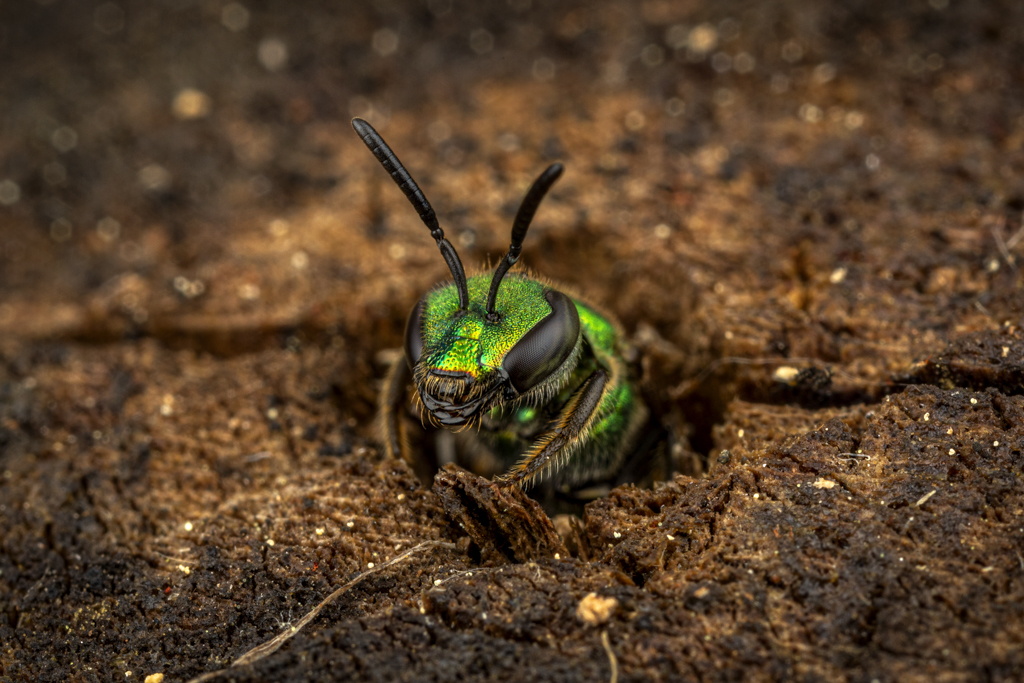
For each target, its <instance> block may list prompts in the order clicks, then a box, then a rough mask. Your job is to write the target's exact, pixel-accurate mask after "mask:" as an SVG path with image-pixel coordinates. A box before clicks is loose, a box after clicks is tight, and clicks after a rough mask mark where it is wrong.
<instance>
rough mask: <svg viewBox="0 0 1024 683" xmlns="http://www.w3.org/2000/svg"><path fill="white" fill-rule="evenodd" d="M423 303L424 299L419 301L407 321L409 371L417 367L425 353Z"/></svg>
mask: <svg viewBox="0 0 1024 683" xmlns="http://www.w3.org/2000/svg"><path fill="white" fill-rule="evenodd" d="M423 303H424V299H420V300H419V301H417V302H416V305H415V306H413V307H412V311H411V312H410V313H409V319H408V320H406V321H405V360H406V362H407V363H408V364H409V369H412V368H414V367H416V363H418V362H419V360H420V354H422V353H423Z"/></svg>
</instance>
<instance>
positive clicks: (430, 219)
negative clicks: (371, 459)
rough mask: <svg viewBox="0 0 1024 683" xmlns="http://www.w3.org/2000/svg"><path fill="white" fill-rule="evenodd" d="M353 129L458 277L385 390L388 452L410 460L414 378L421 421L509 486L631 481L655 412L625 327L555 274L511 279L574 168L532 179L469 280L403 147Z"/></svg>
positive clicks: (430, 298) (427, 306) (423, 303)
mask: <svg viewBox="0 0 1024 683" xmlns="http://www.w3.org/2000/svg"><path fill="white" fill-rule="evenodd" d="M352 126H353V127H354V128H355V130H356V132H357V133H358V134H359V136H360V137H361V138H362V140H363V142H364V143H365V144H366V146H367V147H369V149H370V151H371V152H373V154H374V156H376V157H377V160H378V161H379V162H380V163H381V164H382V165H383V166H384V168H385V169H386V170H387V171H388V172H389V173H390V174H391V177H392V179H393V180H394V181H395V182H396V183H397V184H398V186H399V187H400V188H401V189H402V191H403V192H404V193H405V195H406V197H407V198H408V199H409V201H410V202H412V205H413V206H414V207H415V209H416V211H417V212H418V213H419V216H420V218H421V219H422V220H423V222H424V223H425V224H426V226H427V227H428V228H429V229H430V232H431V236H433V238H434V239H435V240H436V242H437V246H438V248H439V249H440V250H441V254H442V255H443V257H444V259H445V261H446V262H447V264H448V268H449V270H451V273H452V278H453V280H454V281H453V282H451V283H447V284H444V285H440V286H438V287H436V288H434V289H433V290H431V291H430V292H427V293H426V294H425V295H424V296H423V297H422V298H421V299H420V300H419V302H418V303H417V304H416V305H415V306H414V307H413V310H412V313H411V314H410V315H409V319H408V322H407V323H406V329H405V358H404V359H400V360H398V361H397V362H396V363H395V364H394V365H393V367H392V369H391V371H390V372H389V373H388V377H387V380H386V383H385V388H384V390H383V392H382V393H381V401H380V420H381V425H382V432H383V433H382V439H383V442H384V448H385V450H386V452H387V453H388V454H389V455H393V456H402V457H406V458H407V459H408V456H407V453H408V448H407V445H406V443H405V439H404V436H403V429H402V420H401V413H402V411H403V408H404V404H405V401H406V400H407V399H406V395H407V394H406V388H407V387H408V385H409V382H410V379H411V380H412V384H413V385H414V386H415V394H414V396H415V397H414V399H413V400H414V402H415V404H416V406H417V407H418V408H419V412H420V415H421V418H426V419H427V420H429V421H430V422H431V423H432V424H433V425H434V426H436V427H441V428H447V429H451V430H454V431H460V432H462V433H463V434H465V435H466V436H467V438H466V440H467V441H468V442H469V443H468V446H469V450H471V451H474V452H476V453H478V454H479V453H480V452H484V453H486V454H487V455H488V457H489V458H490V459H491V461H492V462H493V463H496V465H497V466H496V467H493V468H492V469H495V470H496V471H497V472H498V473H499V476H497V477H496V481H497V482H498V483H499V484H501V485H503V486H521V487H525V486H527V485H529V484H531V483H533V482H534V481H537V480H539V479H541V478H544V477H548V476H550V477H551V478H552V479H553V480H554V481H555V482H556V485H558V486H560V487H562V488H563V489H566V490H568V489H577V490H578V489H581V488H583V487H590V488H593V487H594V486H600V485H605V484H612V483H617V482H618V481H620V480H621V478H622V477H621V475H622V472H623V469H624V468H625V467H626V463H627V461H628V460H630V458H631V457H632V456H633V455H634V454H635V453H636V451H637V449H638V447H639V443H638V442H640V441H642V440H643V439H641V438H640V437H641V433H642V432H643V431H645V430H644V426H645V424H646V423H647V421H648V417H649V416H648V410H647V408H646V406H645V405H644V402H643V400H642V399H641V397H640V395H639V392H638V390H637V386H636V383H635V381H634V379H633V378H632V377H631V376H630V367H629V365H628V364H627V362H626V360H625V357H626V354H627V352H628V347H627V345H626V343H625V340H624V338H623V335H622V333H621V331H620V330H619V328H618V326H617V325H616V323H614V322H612V320H611V318H610V317H609V316H608V315H607V314H604V313H601V312H600V311H599V310H598V309H596V308H595V307H594V306H592V305H590V304H588V303H585V302H584V301H582V300H581V299H579V298H578V297H575V296H572V297H570V296H568V295H566V294H564V293H562V292H561V291H559V289H557V288H556V287H554V286H553V285H551V284H550V283H548V282H545V281H544V280H541V279H537V278H534V277H531V276H530V275H528V274H519V273H514V274H511V275H509V276H508V277H505V274H506V273H507V272H508V270H509V268H511V267H512V266H513V265H514V264H515V263H516V261H518V259H519V254H520V252H521V250H522V243H523V239H524V238H525V237H526V231H527V229H528V228H529V226H530V222H531V221H532V220H533V216H534V214H535V213H536V211H537V208H538V206H539V204H540V202H541V200H542V199H543V198H544V195H545V194H547V192H548V190H549V189H550V188H551V186H552V185H554V183H555V181H556V180H558V177H559V176H560V175H561V174H562V165H561V164H552V165H551V166H549V167H548V168H547V169H546V170H545V171H544V172H543V173H542V174H541V175H540V176H539V177H538V178H537V180H536V181H534V183H533V185H532V186H531V187H530V189H529V191H528V192H527V194H526V197H525V198H524V199H523V203H522V205H521V206H520V207H519V212H518V214H517V215H516V218H515V222H514V224H513V227H512V243H511V246H510V247H509V250H508V253H507V254H506V255H505V257H504V258H503V259H502V260H501V262H500V263H499V264H498V266H497V268H496V269H495V270H494V271H493V273H492V272H486V273H482V274H480V275H474V276H472V277H469V278H467V277H466V274H465V271H464V270H463V267H462V262H461V261H460V260H459V257H458V255H457V254H456V253H455V248H454V247H453V246H452V245H451V243H450V242H449V241H448V240H447V239H445V237H444V231H443V230H442V229H441V227H440V226H439V224H438V221H437V217H436V215H435V214H434V210H433V208H431V206H430V203H429V202H428V201H427V199H426V197H425V196H424V195H423V193H422V192H421V191H420V189H419V187H418V186H417V185H416V183H415V181H414V180H413V179H412V177H411V176H410V175H409V173H408V171H406V170H405V167H403V166H402V164H401V162H400V161H399V160H398V158H397V157H396V156H395V154H394V152H392V151H391V148H390V147H388V145H387V144H386V143H385V142H384V140H383V138H381V136H380V135H379V134H378V133H377V131H375V130H374V129H373V127H372V126H370V124H368V123H367V122H365V121H363V120H361V119H354V120H353V121H352ZM468 428H472V429H468Z"/></svg>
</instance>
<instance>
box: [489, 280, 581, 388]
mask: <svg viewBox="0 0 1024 683" xmlns="http://www.w3.org/2000/svg"><path fill="white" fill-rule="evenodd" d="M544 298H545V299H547V302H548V304H550V305H551V313H550V314H548V315H547V316H546V317H545V318H544V319H543V320H541V321H540V322H539V323H537V324H536V325H534V327H533V329H531V330H530V331H529V332H527V333H526V335H525V336H524V337H523V338H522V339H520V340H519V341H518V342H517V343H516V345H515V346H513V347H512V349H511V350H510V351H509V352H508V354H506V356H505V361H504V362H503V363H502V367H503V368H504V369H505V372H507V373H508V377H509V380H510V381H511V382H512V386H513V387H514V388H515V390H516V391H518V392H519V393H520V394H523V393H525V392H527V391H529V390H530V389H532V388H534V387H535V386H537V385H538V384H540V383H541V382H543V381H544V380H546V379H547V378H548V377H550V376H551V373H553V372H554V371H555V370H557V369H558V368H559V366H561V365H562V363H564V362H565V359H566V358H568V357H569V355H570V354H571V353H572V350H573V348H575V347H576V341H577V340H578V339H579V336H580V315H579V313H578V312H577V311H576V305H575V304H574V303H573V302H572V299H570V298H569V297H567V296H566V295H565V294H562V293H561V292H557V291H555V290H548V291H547V292H546V293H545V294H544Z"/></svg>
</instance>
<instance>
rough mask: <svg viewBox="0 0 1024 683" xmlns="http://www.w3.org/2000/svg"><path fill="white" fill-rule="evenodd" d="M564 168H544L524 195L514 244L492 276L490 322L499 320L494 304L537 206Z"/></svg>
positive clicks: (517, 216)
mask: <svg viewBox="0 0 1024 683" xmlns="http://www.w3.org/2000/svg"><path fill="white" fill-rule="evenodd" d="M564 170H565V166H562V164H558V163H555V164H551V165H550V166H548V167H547V168H546V169H544V172H543V173H541V174H540V175H539V176H537V179H536V180H534V181H533V185H531V186H530V189H529V191H527V193H526V196H525V197H523V203H522V204H520V205H519V211H518V212H517V213H516V220H515V222H513V223H512V244H511V245H509V248H508V253H507V254H505V258H503V259H502V260H501V262H500V263H499V264H498V267H497V268H496V269H495V271H494V276H493V277H492V278H491V289H490V291H489V292H488V293H487V320H488V321H490V322H496V321H497V320H498V314H497V313H496V312H495V311H494V305H495V303H496V301H497V299H498V287H500V286H501V280H502V278H504V277H505V273H507V272H508V269H509V268H511V267H512V266H514V265H515V263H516V261H518V260H519V254H520V253H521V252H522V251H523V240H524V239H526V231H527V230H529V229H530V222H531V221H533V216H534V214H536V213H537V207H539V206H540V202H541V200H542V199H544V196H545V195H546V194H547V193H548V190H550V189H551V186H552V185H554V184H555V181H556V180H558V178H559V177H560V176H561V175H562V171H564Z"/></svg>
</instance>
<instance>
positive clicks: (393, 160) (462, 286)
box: [352, 118, 540, 311]
mask: <svg viewBox="0 0 1024 683" xmlns="http://www.w3.org/2000/svg"><path fill="white" fill-rule="evenodd" d="M352 127H353V128H354V129H355V131H356V133H358V134H359V137H360V138H361V139H362V141H363V144H364V145H366V146H367V148H368V149H369V150H370V151H371V152H372V153H373V156H375V157H377V161H379V162H380V165H381V166H383V167H384V170H385V171H387V172H388V173H390V174H391V179H392V180H394V181H395V184H396V185H398V189H400V190H401V191H402V192H403V193H404V194H405V196H406V198H407V199H408V200H409V202H410V203H411V204H412V206H413V208H414V209H416V213H418V214H419V216H420V220H421V221H423V224H424V225H426V226H427V227H428V228H429V229H430V236H431V237H433V238H434V240H435V241H436V242H437V248H438V249H440V250H441V256H443V257H444V262H445V263H447V264H448V270H450V271H451V272H452V278H453V279H454V280H455V286H456V287H457V288H458V290H459V309H460V310H463V311H464V310H466V309H467V308H469V287H468V286H467V284H466V270H465V268H463V267H462V261H461V260H459V255H458V254H457V253H456V252H455V247H453V246H452V243H451V242H449V241H448V240H447V239H445V236H444V230H442V229H441V226H440V224H438V222H437V214H435V213H434V208H433V207H432V206H430V202H428V201H427V197H426V195H424V194H423V191H422V190H420V187H419V185H417V184H416V181H415V180H413V179H412V176H411V175H409V171H407V170H405V166H403V165H402V162H401V161H399V160H398V157H397V156H396V155H395V153H394V152H392V151H391V148H390V147H388V143H386V142H384V138H382V137H381V136H380V133H378V132H377V131H376V130H374V128H373V126H371V125H370V124H369V123H367V122H366V121H364V120H363V119H360V118H355V119H352ZM537 201H540V200H539V199H538V200H537ZM524 204H525V202H524ZM535 209H536V207H535ZM531 215H532V214H531ZM517 220H518V219H517ZM523 234H524V235H525V234H526V230H525V229H524V230H523ZM520 241H521V240H520Z"/></svg>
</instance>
